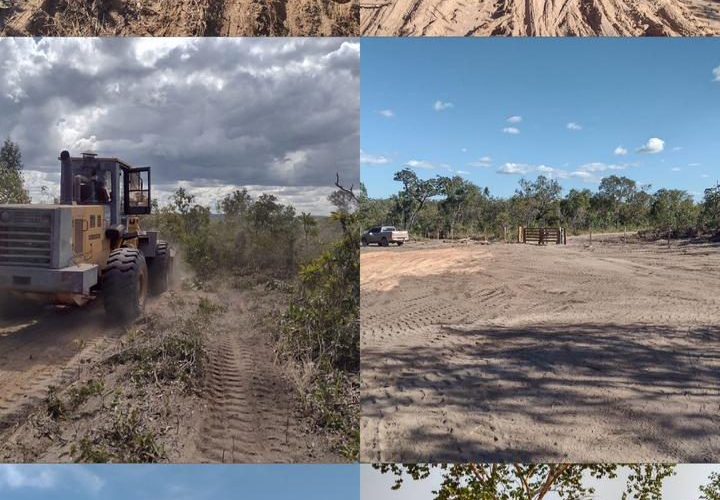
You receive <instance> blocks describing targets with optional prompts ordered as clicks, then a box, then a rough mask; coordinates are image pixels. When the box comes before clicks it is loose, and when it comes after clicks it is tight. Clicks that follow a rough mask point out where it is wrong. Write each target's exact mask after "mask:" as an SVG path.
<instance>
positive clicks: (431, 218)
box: [360, 168, 720, 241]
mask: <svg viewBox="0 0 720 500" xmlns="http://www.w3.org/2000/svg"><path fill="white" fill-rule="evenodd" d="M393 179H394V180H395V181H397V182H400V183H402V188H401V189H400V190H399V191H398V192H397V193H396V194H393V195H392V196H390V197H388V198H370V197H369V196H368V193H367V189H366V188H365V186H364V185H361V192H360V220H361V221H362V224H363V226H364V227H369V226H373V225H379V224H387V225H395V226H397V227H400V228H402V229H406V230H408V231H410V232H412V233H413V234H415V235H416V236H421V237H426V238H450V239H455V238H456V237H458V236H460V237H484V238H498V237H499V238H505V239H507V238H508V234H511V233H512V231H511V229H515V228H517V227H518V226H525V227H565V228H566V229H567V230H568V232H569V233H571V234H580V233H590V235H591V237H592V233H593V232H608V231H612V232H619V231H623V232H627V231H629V230H631V231H642V232H643V233H644V234H648V235H649V236H653V237H656V238H667V239H668V241H669V240H670V239H671V238H681V237H694V236H697V235H701V234H706V235H711V236H718V235H720V184H716V185H715V186H711V187H708V188H707V189H705V191H704V193H703V199H702V200H700V201H698V202H696V201H695V200H694V199H693V197H692V196H691V195H690V194H689V193H688V192H687V191H684V190H681V189H667V188H661V189H657V190H655V191H653V190H652V186H650V185H642V184H639V183H637V182H636V181H634V180H632V179H630V178H628V177H624V176H617V175H610V176H607V177H604V178H603V179H601V181H600V184H599V185H598V187H597V189H596V190H594V191H593V190H591V189H588V188H583V189H577V188H572V189H570V190H569V191H568V192H567V193H565V194H563V188H562V186H561V185H560V183H559V182H558V181H557V180H556V179H553V178H549V177H546V176H544V175H539V176H538V177H537V178H536V179H535V180H530V179H526V178H522V179H520V180H519V182H518V187H517V188H516V190H515V192H514V193H513V194H512V195H511V196H509V197H505V198H503V197H499V196H493V195H492V194H491V192H490V189H489V188H488V187H481V186H478V185H477V184H475V183H473V182H472V181H469V180H467V179H465V178H463V177H461V176H459V175H454V176H441V175H438V176H435V177H434V178H430V179H421V178H419V177H418V175H417V174H416V173H415V172H414V171H413V170H411V169H409V168H404V169H402V170H400V171H398V172H396V173H395V175H394V176H393Z"/></svg>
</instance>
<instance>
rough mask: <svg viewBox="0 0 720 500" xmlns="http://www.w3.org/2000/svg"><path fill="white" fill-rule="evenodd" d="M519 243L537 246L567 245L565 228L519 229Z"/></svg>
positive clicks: (521, 227)
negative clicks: (550, 244)
mask: <svg viewBox="0 0 720 500" xmlns="http://www.w3.org/2000/svg"><path fill="white" fill-rule="evenodd" d="M518 242H520V243H533V244H537V245H547V244H548V243H555V244H556V245H567V236H566V234H565V228H564V227H523V226H520V227H518Z"/></svg>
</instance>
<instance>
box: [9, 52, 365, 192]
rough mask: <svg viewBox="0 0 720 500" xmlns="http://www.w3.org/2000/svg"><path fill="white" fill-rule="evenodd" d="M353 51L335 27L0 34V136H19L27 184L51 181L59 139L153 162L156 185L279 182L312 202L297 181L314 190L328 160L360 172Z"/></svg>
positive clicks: (354, 176)
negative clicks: (213, 34)
mask: <svg viewBox="0 0 720 500" xmlns="http://www.w3.org/2000/svg"><path fill="white" fill-rule="evenodd" d="M359 50H360V49H359V44H358V43H357V41H354V40H343V39H175V40H172V39H170V40H168V39H42V40H33V39H2V40H0V72H2V75H3V77H2V78H1V79H0V135H1V136H8V135H9V136H11V137H12V138H13V139H14V140H15V141H17V142H19V143H20V145H21V148H22V151H23V154H24V158H25V164H26V169H27V170H28V171H31V172H30V175H29V177H30V179H28V181H29V182H31V183H33V182H42V181H47V182H48V183H52V182H54V174H55V173H56V172H57V169H58V165H57V160H56V158H57V155H58V152H59V151H60V150H61V149H69V150H70V151H71V152H73V153H76V154H77V153H80V152H81V151H85V150H94V151H97V152H98V153H100V154H102V155H111V156H118V157H121V158H123V159H125V160H127V161H128V162H130V163H132V164H137V165H152V166H153V174H154V178H155V180H156V183H157V185H158V187H162V189H168V190H170V189H171V188H172V187H173V186H174V185H177V184H178V183H179V182H183V183H185V184H187V185H189V186H194V185H197V186H208V185H213V186H217V187H218V188H224V189H227V188H228V186H244V185H250V186H256V187H257V186H274V187H275V188H277V190H278V192H285V193H290V192H292V193H295V194H296V196H297V197H298V198H296V199H297V200H299V201H300V203H308V202H309V199H308V200H301V198H300V197H301V193H302V192H303V191H304V190H303V189H302V188H303V187H307V189H306V191H307V192H308V195H309V197H310V199H313V200H316V199H318V196H319V195H318V192H321V191H322V189H321V190H320V191H318V189H316V188H322V187H325V188H326V189H329V188H330V187H331V186H332V184H333V182H334V180H335V173H336V172H339V173H340V175H341V177H342V178H343V179H345V180H346V182H347V183H348V184H350V183H355V184H356V185H357V183H358V179H359ZM31 187H33V188H36V187H37V186H31ZM282 187H293V188H294V189H293V190H288V189H281V188H282ZM321 198H322V197H321ZM321 203H322V202H321Z"/></svg>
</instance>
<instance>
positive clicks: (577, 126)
mask: <svg viewBox="0 0 720 500" xmlns="http://www.w3.org/2000/svg"><path fill="white" fill-rule="evenodd" d="M566 126H567V129H568V130H582V125H580V124H579V123H575V122H570V123H568V124H567V125H566Z"/></svg>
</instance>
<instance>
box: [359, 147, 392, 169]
mask: <svg viewBox="0 0 720 500" xmlns="http://www.w3.org/2000/svg"><path fill="white" fill-rule="evenodd" d="M360 163H362V164H363V165H386V164H388V163H390V159H389V158H388V157H386V156H383V155H373V154H370V153H366V152H365V151H363V150H362V149H361V150H360Z"/></svg>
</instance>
